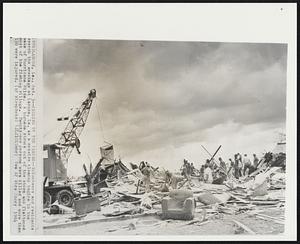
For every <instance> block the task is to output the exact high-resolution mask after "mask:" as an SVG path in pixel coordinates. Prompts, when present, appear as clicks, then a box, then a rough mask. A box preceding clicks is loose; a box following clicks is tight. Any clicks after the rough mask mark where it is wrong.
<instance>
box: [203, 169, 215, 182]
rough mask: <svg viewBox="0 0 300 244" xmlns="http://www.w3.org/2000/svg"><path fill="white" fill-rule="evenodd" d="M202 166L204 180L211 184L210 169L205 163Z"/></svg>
mask: <svg viewBox="0 0 300 244" xmlns="http://www.w3.org/2000/svg"><path fill="white" fill-rule="evenodd" d="M204 167H205V169H204V182H205V183H209V184H211V183H212V182H213V176H212V170H211V168H210V166H208V165H205V166H204Z"/></svg>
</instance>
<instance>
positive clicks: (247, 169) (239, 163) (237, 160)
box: [228, 153, 259, 179]
mask: <svg viewBox="0 0 300 244" xmlns="http://www.w3.org/2000/svg"><path fill="white" fill-rule="evenodd" d="M229 163H230V168H229V172H228V173H229V174H230V175H231V176H233V177H235V178H236V179H239V178H240V177H242V176H245V175H247V174H248V175H249V174H251V173H252V172H254V171H255V170H256V169H257V166H258V163H259V159H258V157H257V156H256V154H253V160H251V159H250V158H249V157H248V155H247V154H244V156H243V157H242V155H241V154H240V153H237V154H235V155H234V159H233V160H232V159H231V158H230V159H229Z"/></svg>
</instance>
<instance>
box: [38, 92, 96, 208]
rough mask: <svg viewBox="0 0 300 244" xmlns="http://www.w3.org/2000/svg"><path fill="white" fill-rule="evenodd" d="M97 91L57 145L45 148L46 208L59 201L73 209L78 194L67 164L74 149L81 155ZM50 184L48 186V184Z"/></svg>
mask: <svg viewBox="0 0 300 244" xmlns="http://www.w3.org/2000/svg"><path fill="white" fill-rule="evenodd" d="M95 97H96V90H95V89H92V90H90V92H89V94H88V97H87V98H86V99H85V100H84V101H83V102H82V104H81V106H80V108H79V109H78V110H77V112H76V113H75V114H74V115H73V116H72V117H71V119H69V122H68V123H67V126H66V128H65V130H64V131H63V132H62V133H61V136H60V138H59V140H58V142H57V143H55V144H47V145H44V146H43V150H44V152H43V153H44V159H43V161H44V162H43V163H44V177H45V178H44V179H45V180H44V204H43V205H44V208H45V207H48V206H49V205H50V204H51V203H53V202H55V201H56V200H58V203H59V204H61V205H64V206H68V207H71V206H72V205H73V201H74V197H76V196H77V195H78V194H77V193H76V192H75V191H74V189H73V187H72V186H71V185H70V184H69V183H68V182H67V164H68V158H69V157H70V155H71V153H72V151H73V149H74V147H75V148H76V150H77V152H78V153H79V154H80V151H79V148H80V140H79V136H80V134H81V132H82V130H83V128H84V126H85V124H86V121H87V118H88V115H89V112H90V109H91V106H92V103H93V99H94V98H95ZM47 182H48V184H47V185H46V183H47Z"/></svg>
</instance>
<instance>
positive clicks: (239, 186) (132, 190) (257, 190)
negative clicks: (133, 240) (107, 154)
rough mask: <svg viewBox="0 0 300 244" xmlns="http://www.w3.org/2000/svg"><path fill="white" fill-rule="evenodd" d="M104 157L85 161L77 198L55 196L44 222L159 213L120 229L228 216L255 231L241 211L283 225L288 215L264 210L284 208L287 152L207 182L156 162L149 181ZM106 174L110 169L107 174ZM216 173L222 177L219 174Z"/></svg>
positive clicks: (238, 228)
mask: <svg viewBox="0 0 300 244" xmlns="http://www.w3.org/2000/svg"><path fill="white" fill-rule="evenodd" d="M102 161H103V160H100V161H99V163H98V164H97V165H96V167H95V168H92V166H91V167H90V171H89V172H88V170H87V169H86V166H84V168H85V172H86V176H85V179H86V181H77V182H79V183H80V184H79V183H77V184H76V182H75V181H74V182H71V183H70V184H73V185H74V190H76V192H77V193H78V194H80V197H79V198H76V199H74V204H73V207H72V208H70V207H69V208H67V207H65V206H61V205H59V204H58V203H57V202H55V203H53V204H51V206H50V208H47V209H45V211H46V213H45V216H44V222H45V225H46V228H47V226H49V228H50V227H51V226H52V227H51V228H55V227H54V226H55V225H57V226H62V224H63V223H64V224H66V226H68V224H69V225H70V224H71V223H77V224H87V223H91V221H110V220H111V221H112V220H113V219H116V218H122V219H123V220H125V219H126V218H127V217H128V218H133V217H134V218H138V219H141V218H144V217H145V216H155V218H156V220H155V223H154V224H150V225H143V224H139V222H138V220H136V221H132V222H130V223H129V224H127V225H124V226H123V227H120V229H122V230H124V231H138V230H140V229H142V228H150V227H151V228H155V227H159V226H161V225H163V224H166V223H173V224H175V223H182V226H197V227H199V228H200V227H203V228H204V227H205V226H209V225H210V224H211V223H213V222H216V221H223V220H224V221H225V219H226V220H227V219H228V220H229V221H231V223H233V228H234V233H236V234H237V233H240V234H241V233H245V234H256V232H257V230H253V229H252V228H249V226H250V225H249V226H248V225H247V224H246V223H244V222H243V221H240V220H238V219H237V217H238V216H243V215H247V216H248V217H253V218H257V219H260V220H261V221H271V222H273V223H276V224H279V225H284V216H282V217H281V216H271V215H268V214H266V211H267V210H269V211H271V210H272V209H273V210H274V211H275V210H284V206H285V197H284V191H285V154H283V153H279V154H273V153H269V152H268V153H266V154H265V155H264V156H263V157H262V158H261V160H260V161H259V163H258V166H257V169H255V170H254V171H253V172H252V173H251V174H248V175H245V176H242V177H240V178H239V179H236V178H235V177H226V179H225V178H224V181H222V182H218V184H212V183H205V182H203V180H202V178H201V176H200V175H199V174H200V171H195V172H193V175H192V176H191V177H190V178H185V176H182V175H177V174H175V173H173V172H172V173H171V172H170V171H168V170H164V169H161V168H155V167H152V166H150V167H149V169H150V181H149V182H145V175H144V174H143V172H145V171H143V170H141V169H140V166H138V165H136V164H133V163H131V164H130V165H131V169H128V168H127V167H126V166H125V165H124V164H123V163H122V162H121V160H119V161H113V164H108V163H107V162H106V166H105V167H103V165H102V163H101V162H102ZM103 174H106V177H105V179H104V180H103V178H102V176H103ZM215 177H217V178H216V179H219V178H218V177H219V175H218V174H216V175H215ZM148 179H149V178H148ZM100 182H101V186H99V183H100ZM79 185H80V186H79ZM87 199H94V200H92V203H91V204H85V203H84V202H85V201H86V200H87ZM79 205H80V206H79ZM54 214H55V215H54ZM54 216H59V218H54ZM176 221H179V222H176ZM180 221H181V222H180ZM182 221H186V222H182ZM250 227H251V226H250ZM118 231H119V229H118V228H109V229H107V230H106V231H105V232H107V233H110V232H112V233H114V232H118ZM193 233H194V232H193Z"/></svg>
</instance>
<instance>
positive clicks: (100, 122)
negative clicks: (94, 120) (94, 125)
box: [96, 97, 105, 141]
mask: <svg viewBox="0 0 300 244" xmlns="http://www.w3.org/2000/svg"><path fill="white" fill-rule="evenodd" d="M97 101H98V97H96V109H97V114H98V119H99V126H100V130H101V133H102V139H103V141H105V137H104V130H103V123H102V120H101V116H100V112H99V107H98V102H97Z"/></svg>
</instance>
